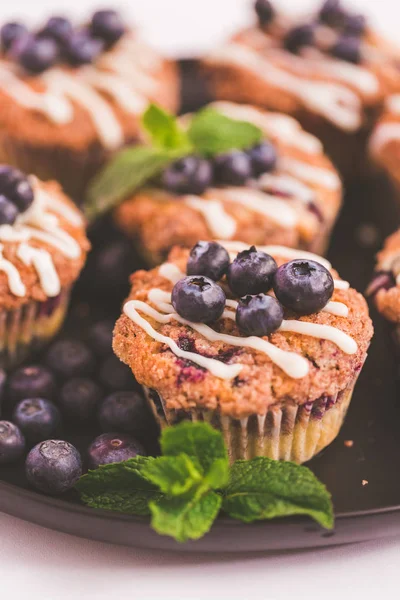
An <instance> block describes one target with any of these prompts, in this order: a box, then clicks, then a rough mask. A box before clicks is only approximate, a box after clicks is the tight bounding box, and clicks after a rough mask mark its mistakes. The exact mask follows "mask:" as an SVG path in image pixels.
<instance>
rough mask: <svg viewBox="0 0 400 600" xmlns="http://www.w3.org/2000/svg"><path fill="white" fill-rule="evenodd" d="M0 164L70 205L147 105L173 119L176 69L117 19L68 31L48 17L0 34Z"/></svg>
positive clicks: (99, 15) (110, 14)
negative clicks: (48, 184)
mask: <svg viewBox="0 0 400 600" xmlns="http://www.w3.org/2000/svg"><path fill="white" fill-rule="evenodd" d="M0 42H1V50H0V54H1V57H0V161H2V162H7V163H11V164H13V165H15V166H16V167H18V168H20V169H22V170H23V171H25V172H28V173H34V174H35V175H37V176H38V177H40V178H41V179H44V180H45V179H56V180H58V181H59V182H60V183H61V185H62V186H63V188H64V189H65V190H66V192H67V193H69V194H70V195H71V196H72V197H73V198H74V199H81V198H80V197H81V195H82V193H83V191H84V189H85V187H86V184H87V182H88V180H89V179H90V178H91V177H92V176H93V174H94V173H95V172H96V171H97V170H98V169H99V167H100V166H101V165H102V164H103V163H104V162H105V161H106V160H107V158H108V157H109V156H110V155H111V154H112V153H113V152H114V151H115V150H117V149H118V148H120V147H122V146H124V145H125V144H126V143H128V142H132V141H134V140H137V138H138V136H139V117H140V115H141V114H142V113H143V111H144V109H145V108H146V106H147V105H148V103H149V101H157V102H158V103H160V104H161V105H164V106H166V107H168V108H169V109H171V110H175V109H176V108H177V104H178V94H179V90H178V82H177V73H176V68H175V65H174V64H172V63H170V62H168V61H166V60H164V59H163V58H161V57H160V56H158V55H157V54H156V53H155V52H154V51H153V50H151V49H150V48H148V47H147V46H146V45H145V44H143V43H142V42H141V41H140V39H139V38H138V36H137V33H136V32H134V31H133V30H130V29H129V28H128V26H127V25H126V24H125V22H124V21H123V20H122V18H121V17H120V16H119V15H118V14H117V13H116V12H115V11H110V10H103V11H98V12H96V13H95V14H94V15H93V16H92V18H91V19H90V22H89V23H87V24H85V25H84V26H81V27H74V26H73V25H72V24H71V22H70V21H68V20H67V19H65V18H62V17H52V18H51V19H49V21H48V22H47V23H46V24H45V25H44V27H42V28H41V29H40V30H38V31H35V32H30V31H28V30H27V28H26V27H25V26H24V25H23V24H21V23H6V24H5V25H4V26H3V27H2V29H1V31H0Z"/></svg>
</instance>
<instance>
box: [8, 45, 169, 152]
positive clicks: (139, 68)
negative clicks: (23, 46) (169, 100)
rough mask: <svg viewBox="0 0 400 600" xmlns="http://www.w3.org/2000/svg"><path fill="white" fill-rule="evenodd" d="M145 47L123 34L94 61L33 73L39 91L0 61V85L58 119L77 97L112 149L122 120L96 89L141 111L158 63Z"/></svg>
mask: <svg viewBox="0 0 400 600" xmlns="http://www.w3.org/2000/svg"><path fill="white" fill-rule="evenodd" d="M138 49H139V50H140V53H138V52H139V50H138ZM145 50H146V48H145V47H144V46H143V44H141V43H140V42H138V41H137V40H135V39H134V38H132V37H130V36H129V35H127V36H124V37H123V38H122V40H121V41H120V42H119V43H118V44H117V46H116V47H115V49H114V50H113V51H110V52H106V53H104V54H103V55H102V56H101V57H100V59H99V60H98V61H97V63H96V65H95V66H89V67H88V66H84V67H80V68H77V69H74V71H73V72H70V71H68V70H66V69H61V68H52V69H49V70H48V71H46V72H45V73H44V74H43V75H40V76H39V75H38V76H36V79H37V81H39V82H40V83H42V84H43V85H44V88H45V89H44V90H43V91H41V92H38V91H35V90H34V89H33V88H31V87H30V86H29V85H28V84H27V83H25V82H24V81H23V80H22V79H21V78H20V76H19V73H18V70H17V68H16V66H15V65H14V64H12V63H11V62H8V61H0V88H1V89H2V90H3V91H4V92H5V93H6V94H8V95H9V96H10V97H11V98H12V99H13V100H14V101H15V102H16V103H18V104H20V105H21V106H24V107H25V108H28V109H32V110H36V111H39V112H41V113H43V114H44V115H46V117H47V118H48V119H50V120H51V121H52V122H54V123H56V124H57V125H66V124H68V123H70V122H71V121H72V120H73V118H74V106H73V103H72V102H71V100H72V101H74V102H76V103H77V104H79V105H80V106H82V107H83V108H84V109H85V110H86V111H87V113H88V116H89V118H90V119H91V121H92V123H93V125H94V127H95V129H96V131H97V134H98V136H99V139H100V141H101V143H102V144H103V146H104V147H105V148H107V149H110V150H113V149H115V148H117V147H118V146H120V145H122V143H123V141H124V134H123V130H122V126H121V124H120V122H119V120H118V118H117V115H116V114H115V110H114V109H113V106H112V105H111V103H110V102H109V101H108V100H107V99H105V98H104V97H103V96H102V95H101V94H99V93H98V91H97V90H99V91H101V92H104V93H106V94H108V95H109V96H111V97H112V99H113V100H114V102H116V103H117V104H118V105H119V106H120V107H121V108H122V109H123V110H125V111H126V112H128V113H129V114H141V113H142V112H143V110H144V109H145V107H146V105H147V103H148V97H149V96H151V95H152V94H154V93H155V92H156V90H157V89H158V86H159V82H158V81H157V79H156V78H155V77H154V73H153V72H154V70H156V69H158V68H159V67H160V64H161V63H160V60H159V59H158V57H156V55H155V54H154V53H153V52H152V51H150V50H148V51H147V52H146V51H145ZM144 71H153V72H152V73H147V72H144Z"/></svg>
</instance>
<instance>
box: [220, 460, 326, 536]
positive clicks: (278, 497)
mask: <svg viewBox="0 0 400 600" xmlns="http://www.w3.org/2000/svg"><path fill="white" fill-rule="evenodd" d="M222 508H223V510H224V511H225V512H226V513H228V514H229V515H230V516H231V517H234V518H235V519H240V520H242V521H245V522H247V523H249V522H251V521H255V520H258V519H273V518H275V517H285V516H288V515H308V516H310V517H312V518H313V519H315V521H317V522H318V523H319V524H320V525H322V526H323V527H325V528H327V529H331V528H332V527H333V520H334V517H333V508H332V501H331V496H330V494H329V492H328V491H327V489H326V487H325V486H324V485H323V484H322V483H321V482H320V481H319V480H318V479H317V477H316V476H315V475H314V474H313V472H312V471H310V469H308V468H307V467H304V466H301V465H297V464H295V463H292V462H283V461H282V462H279V461H276V460H272V459H270V458H265V457H258V458H253V459H252V460H250V461H245V460H238V461H236V462H235V463H234V464H233V465H232V467H231V470H230V477H229V482H228V485H227V487H226V488H225V489H224V499H223V506H222Z"/></svg>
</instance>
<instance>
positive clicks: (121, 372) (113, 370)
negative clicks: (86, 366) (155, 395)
mask: <svg viewBox="0 0 400 600" xmlns="http://www.w3.org/2000/svg"><path fill="white" fill-rule="evenodd" d="M99 379H100V383H101V384H102V385H104V386H105V387H106V388H107V389H109V390H111V391H118V390H131V389H134V388H135V387H136V386H137V384H136V379H135V378H134V376H133V375H132V371H131V370H130V368H129V367H127V366H126V365H125V364H124V363H123V362H121V361H120V360H119V358H117V357H116V356H115V355H114V354H111V355H110V356H108V357H107V358H105V359H104V361H103V362H102V363H101V365H100V368H99Z"/></svg>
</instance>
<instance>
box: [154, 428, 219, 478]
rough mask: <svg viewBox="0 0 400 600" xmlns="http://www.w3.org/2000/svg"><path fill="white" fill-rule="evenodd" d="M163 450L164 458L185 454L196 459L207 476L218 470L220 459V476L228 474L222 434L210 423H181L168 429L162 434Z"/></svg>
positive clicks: (161, 443)
mask: <svg viewBox="0 0 400 600" xmlns="http://www.w3.org/2000/svg"><path fill="white" fill-rule="evenodd" d="M160 445H161V450H162V453H163V454H164V456H177V455H178V454H182V453H185V454H187V455H188V456H191V457H195V458H196V459H197V460H198V462H199V464H200V465H201V467H202V468H203V471H204V473H205V474H207V473H208V472H209V471H210V469H211V468H212V467H213V468H216V467H215V466H214V462H215V461H217V460H218V459H219V463H218V465H219V466H218V468H219V469H220V476H221V477H222V479H224V476H223V473H222V472H223V471H226V473H228V469H229V463H228V454H227V451H226V448H225V444H224V439H223V437H222V434H221V433H220V432H219V431H217V430H216V429H214V428H213V427H211V425H208V423H191V422H187V423H180V424H179V425H175V427H167V428H166V429H164V430H163V431H162V433H161V439H160Z"/></svg>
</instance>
